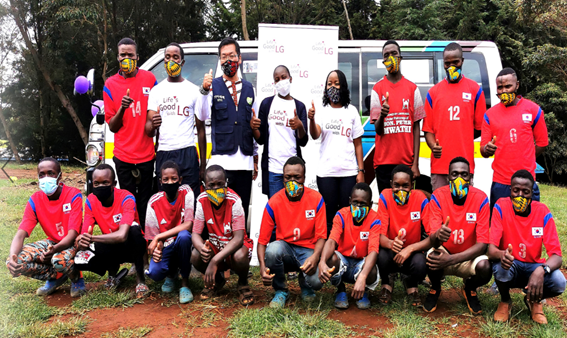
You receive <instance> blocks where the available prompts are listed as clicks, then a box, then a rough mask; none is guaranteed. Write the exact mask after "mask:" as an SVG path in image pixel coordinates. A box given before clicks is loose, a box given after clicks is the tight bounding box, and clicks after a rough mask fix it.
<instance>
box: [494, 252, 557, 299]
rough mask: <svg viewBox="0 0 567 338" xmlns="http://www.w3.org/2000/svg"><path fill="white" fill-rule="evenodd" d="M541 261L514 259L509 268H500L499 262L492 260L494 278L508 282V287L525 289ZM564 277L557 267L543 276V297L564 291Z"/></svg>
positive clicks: (553, 295)
mask: <svg viewBox="0 0 567 338" xmlns="http://www.w3.org/2000/svg"><path fill="white" fill-rule="evenodd" d="M541 265H542V263H525V262H521V261H519V260H516V259H514V263H513V264H512V266H511V267H510V269H509V270H506V269H504V268H502V265H501V263H500V262H493V264H492V272H493V273H494V279H495V280H496V281H498V282H502V283H510V289H515V288H520V289H522V291H525V289H524V288H525V287H526V285H528V281H529V279H530V276H531V275H532V273H533V272H534V270H535V269H537V268H538V267H540V266H541ZM565 283H566V281H565V277H563V274H562V273H561V271H559V269H557V270H555V271H553V272H552V273H551V274H546V275H545V276H544V277H543V298H544V299H545V298H552V297H555V296H558V295H560V294H562V293H563V292H564V291H565Z"/></svg>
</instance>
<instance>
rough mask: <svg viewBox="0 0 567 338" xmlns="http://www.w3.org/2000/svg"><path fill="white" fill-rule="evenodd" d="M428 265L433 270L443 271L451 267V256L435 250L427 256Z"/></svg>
mask: <svg viewBox="0 0 567 338" xmlns="http://www.w3.org/2000/svg"><path fill="white" fill-rule="evenodd" d="M427 265H428V266H429V268H430V269H431V270H442V269H445V268H446V267H448V266H449V265H451V255H450V254H448V253H445V252H443V251H441V250H438V249H435V250H433V252H431V253H430V254H429V255H428V256H427Z"/></svg>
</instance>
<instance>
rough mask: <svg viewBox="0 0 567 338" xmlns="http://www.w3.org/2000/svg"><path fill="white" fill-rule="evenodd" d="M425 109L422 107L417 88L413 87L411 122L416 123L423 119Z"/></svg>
mask: <svg viewBox="0 0 567 338" xmlns="http://www.w3.org/2000/svg"><path fill="white" fill-rule="evenodd" d="M425 116H426V114H425V107H424V105H423V100H422V98H421V92H420V91H419V88H418V87H417V86H415V91H414V93H413V118H412V122H414V123H415V122H417V121H419V120H423V119H424V118H425Z"/></svg>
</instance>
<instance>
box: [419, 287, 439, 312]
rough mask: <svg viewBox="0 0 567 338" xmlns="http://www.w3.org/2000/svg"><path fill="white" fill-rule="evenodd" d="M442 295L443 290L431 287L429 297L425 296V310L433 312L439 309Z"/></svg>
mask: <svg viewBox="0 0 567 338" xmlns="http://www.w3.org/2000/svg"><path fill="white" fill-rule="evenodd" d="M440 295H441V290H435V289H431V290H430V291H429V294H428V295H427V298H425V304H423V310H425V312H433V311H435V310H436V309H437V301H438V300H439V296H440Z"/></svg>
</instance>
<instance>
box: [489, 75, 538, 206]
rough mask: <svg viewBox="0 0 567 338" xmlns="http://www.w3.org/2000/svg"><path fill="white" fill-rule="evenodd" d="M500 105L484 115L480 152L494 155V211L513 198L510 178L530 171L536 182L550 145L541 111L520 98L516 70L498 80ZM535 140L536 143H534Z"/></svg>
mask: <svg viewBox="0 0 567 338" xmlns="http://www.w3.org/2000/svg"><path fill="white" fill-rule="evenodd" d="M496 86H497V87H496V90H497V92H498V97H499V98H500V103H499V104H497V105H495V106H494V107H492V108H490V109H489V110H488V111H486V113H485V114H484V120H483V122H482V136H481V140H480V152H481V154H482V156H484V157H490V156H493V155H494V162H492V169H494V175H493V177H492V187H491V189H490V210H493V207H494V204H495V203H496V201H498V200H499V199H500V198H502V197H509V196H510V179H511V178H512V175H513V174H514V173H515V172H516V171H517V170H520V169H524V168H527V169H528V171H529V172H530V173H531V174H532V176H533V177H534V179H535V169H536V158H537V157H538V156H539V155H541V154H542V153H543V152H544V151H545V147H547V145H548V144H549V140H548V137H547V127H546V125H545V119H544V116H543V111H542V110H541V108H540V107H539V106H538V105H537V104H535V103H533V102H532V101H530V100H528V99H525V98H523V97H521V96H518V95H517V91H518V88H519V86H520V83H519V81H518V77H517V76H516V72H515V71H514V70H513V69H512V68H504V69H502V70H501V71H500V73H498V76H497V77H496ZM534 141H535V144H534ZM532 200H534V201H539V187H538V185H537V183H534V186H533V191H532Z"/></svg>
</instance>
